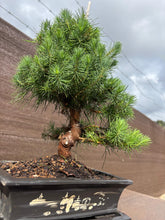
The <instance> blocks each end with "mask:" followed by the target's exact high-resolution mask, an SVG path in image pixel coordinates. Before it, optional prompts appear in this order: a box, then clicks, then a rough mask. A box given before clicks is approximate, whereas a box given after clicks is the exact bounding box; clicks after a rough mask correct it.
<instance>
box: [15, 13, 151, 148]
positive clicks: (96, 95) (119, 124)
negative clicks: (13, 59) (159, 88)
mask: <svg viewBox="0 0 165 220" xmlns="http://www.w3.org/2000/svg"><path fill="white" fill-rule="evenodd" d="M100 37H101V31H100V29H99V28H98V27H96V26H95V25H94V24H93V22H92V21H90V20H89V19H88V18H87V17H86V15H85V13H84V11H83V10H81V11H80V12H78V13H77V14H76V15H73V14H72V13H71V12H70V11H68V10H66V9H65V10H62V12H61V13H60V15H59V16H57V17H56V18H55V20H54V22H53V23H51V22H50V21H45V22H43V23H42V26H41V30H40V32H39V33H38V35H37V37H36V39H35V43H36V45H37V46H36V55H34V56H25V57H23V58H22V60H21V62H20V64H19V66H18V71H17V73H16V74H15V75H14V84H15V86H16V87H17V94H18V95H17V99H21V100H24V99H26V100H35V103H36V106H39V105H41V104H44V105H47V104H49V103H53V104H54V105H55V108H56V109H57V108H58V109H59V110H60V111H62V112H63V113H64V114H65V115H66V116H67V117H68V118H69V110H70V109H74V110H77V111H79V112H81V123H82V131H83V132H82V140H83V141H84V142H90V143H94V144H102V145H104V146H105V147H108V148H116V147H117V148H119V149H122V150H124V151H128V152H129V151H132V150H133V149H137V150H138V149H139V148H140V147H141V146H144V145H147V144H148V143H149V142H150V139H149V138H148V137H146V136H144V135H142V134H141V133H140V132H139V131H137V130H132V129H131V128H130V127H129V126H128V124H127V120H128V119H130V118H132V117H133V110H132V105H133V104H134V102H135V97H134V96H132V95H129V94H128V93H127V92H126V86H125V85H123V84H122V82H121V81H120V80H119V79H118V78H115V77H113V76H112V72H113V70H114V68H115V67H116V65H117V56H118V55H119V53H120V50H121V44H120V43H119V42H117V43H115V44H114V45H113V46H111V48H110V49H109V50H107V48H106V46H105V45H104V44H103V43H102V42H101V39H100ZM54 129H55V128H54ZM52 130H53V128H52ZM57 131H60V132H61V129H59V128H57ZM55 133H57V132H55ZM57 136H58V135H56V137H57Z"/></svg>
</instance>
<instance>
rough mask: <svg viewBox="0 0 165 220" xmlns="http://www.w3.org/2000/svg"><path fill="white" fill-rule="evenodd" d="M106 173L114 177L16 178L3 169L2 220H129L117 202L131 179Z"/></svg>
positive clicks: (0, 177)
mask: <svg viewBox="0 0 165 220" xmlns="http://www.w3.org/2000/svg"><path fill="white" fill-rule="evenodd" d="M97 172H100V171H97ZM100 173H102V172H100ZM104 174H105V175H109V176H111V177H113V178H112V179H111V180H80V179H63V180H57V179H48V178H47V179H46V178H45V179H43V178H14V177H12V176H10V175H9V174H8V173H6V172H5V171H3V170H1V169H0V219H1V220H33V219H42V220H56V219H58V220H60V219H81V218H82V219H85V218H91V219H93V217H94V216H100V217H99V218H100V219H113V220H129V219H130V218H129V217H128V216H126V215H124V214H123V213H120V212H119V211H118V210H117V205H118V200H119V197H120V195H121V193H122V191H123V190H124V188H125V187H127V186H128V185H130V184H132V181H131V180H126V179H122V178H119V177H116V176H113V175H111V174H107V173H104ZM101 215H102V217H101ZM105 215H106V218H105ZM103 216H104V217H103ZM107 216H109V217H107ZM99 218H98V219H99Z"/></svg>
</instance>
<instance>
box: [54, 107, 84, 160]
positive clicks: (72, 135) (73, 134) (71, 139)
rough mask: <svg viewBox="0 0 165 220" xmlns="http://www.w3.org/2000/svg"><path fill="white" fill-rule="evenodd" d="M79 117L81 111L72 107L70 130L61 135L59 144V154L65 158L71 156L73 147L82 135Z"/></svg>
mask: <svg viewBox="0 0 165 220" xmlns="http://www.w3.org/2000/svg"><path fill="white" fill-rule="evenodd" d="M79 119H80V111H76V110H73V109H70V122H69V126H70V130H69V131H68V132H66V133H65V134H62V135H61V136H60V142H59V145H58V155H60V156H62V157H64V158H69V157H71V148H72V147H73V146H74V145H75V143H76V141H78V140H79V138H80V136H81V129H80V124H79Z"/></svg>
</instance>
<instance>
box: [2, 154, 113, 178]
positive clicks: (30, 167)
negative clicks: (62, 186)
mask: <svg viewBox="0 0 165 220" xmlns="http://www.w3.org/2000/svg"><path fill="white" fill-rule="evenodd" d="M0 167H1V168H2V169H3V170H5V171H7V172H8V173H9V174H10V175H11V176H14V177H18V178H55V179H63V178H69V177H70V178H81V179H112V178H114V177H113V176H111V175H108V174H107V175H106V174H102V173H100V172H98V171H94V170H92V169H90V168H88V167H87V166H85V165H84V164H82V163H80V162H79V161H76V160H74V159H67V160H66V159H63V158H61V157H60V156H58V155H56V154H55V155H52V156H46V157H41V158H38V159H35V160H29V161H15V162H13V161H12V162H11V161H8V162H1V163H0Z"/></svg>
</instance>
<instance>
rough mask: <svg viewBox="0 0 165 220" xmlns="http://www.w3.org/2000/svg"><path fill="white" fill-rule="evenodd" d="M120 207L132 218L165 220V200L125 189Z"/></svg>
mask: <svg viewBox="0 0 165 220" xmlns="http://www.w3.org/2000/svg"><path fill="white" fill-rule="evenodd" d="M118 209H119V210H120V211H122V212H124V213H126V214H127V215H128V216H129V217H131V219H132V220H165V200H163V199H160V198H155V197H151V196H148V195H145V194H142V193H138V192H134V191H131V190H124V192H123V193H122V195H121V198H120V201H119V207H118Z"/></svg>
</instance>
